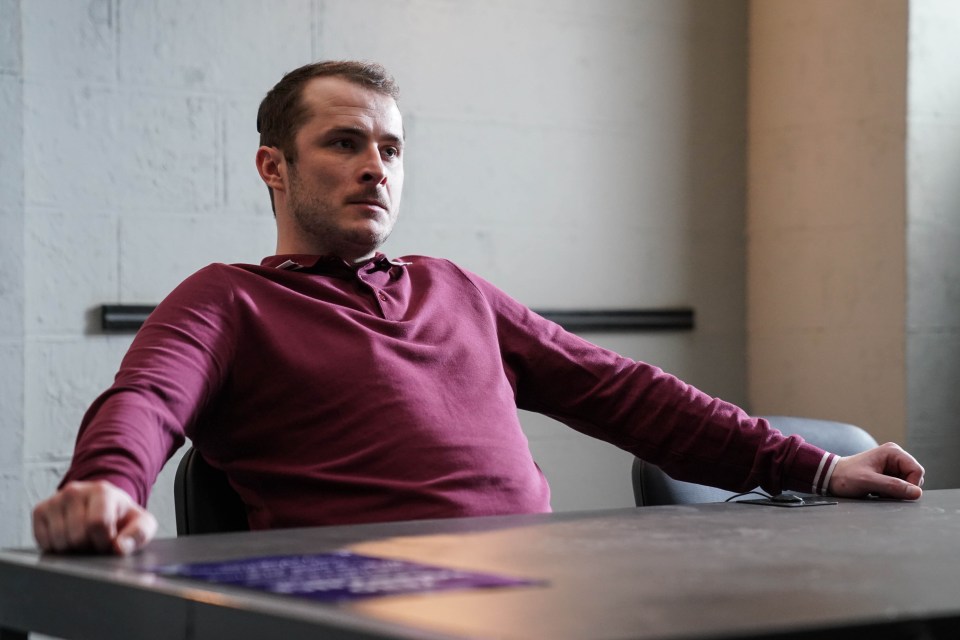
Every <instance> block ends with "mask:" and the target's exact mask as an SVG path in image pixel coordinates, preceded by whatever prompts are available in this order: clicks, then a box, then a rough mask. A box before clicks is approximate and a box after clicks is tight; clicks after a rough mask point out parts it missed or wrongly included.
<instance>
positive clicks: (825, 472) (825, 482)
mask: <svg viewBox="0 0 960 640" xmlns="http://www.w3.org/2000/svg"><path fill="white" fill-rule="evenodd" d="M838 462H840V456H838V455H836V454H833V453H824V454H823V458H821V459H820V466H819V467H817V473H816V474H815V475H814V476H813V493H815V494H817V495H821V496H825V495H827V492H828V490H829V488H830V479H831V478H832V477H833V470H834V469H836V468H837V463H838Z"/></svg>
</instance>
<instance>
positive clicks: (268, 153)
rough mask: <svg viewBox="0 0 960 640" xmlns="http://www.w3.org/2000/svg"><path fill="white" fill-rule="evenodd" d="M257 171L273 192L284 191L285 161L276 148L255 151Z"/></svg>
mask: <svg viewBox="0 0 960 640" xmlns="http://www.w3.org/2000/svg"><path fill="white" fill-rule="evenodd" d="M256 160H257V171H258V172H259V173H260V177H261V178H262V179H263V181H264V183H265V184H266V185H267V186H268V187H270V188H271V189H273V190H274V191H286V181H287V159H286V158H284V157H283V152H282V151H280V149H277V148H276V147H260V148H259V149H257V158H256Z"/></svg>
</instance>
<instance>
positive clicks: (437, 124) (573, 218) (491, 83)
mask: <svg viewBox="0 0 960 640" xmlns="http://www.w3.org/2000/svg"><path fill="white" fill-rule="evenodd" d="M10 1H11V0H0V3H9V2H10ZM745 5H746V3H745V2H744V1H743V0H729V1H724V2H715V1H712V2H698V1H696V0H682V1H681V0H655V1H647V2H633V1H627V0H603V1H599V2H589V3H588V2H578V1H575V0H555V1H548V0H531V1H528V2H523V3H516V2H512V1H507V0H496V1H493V2H483V3H467V2H455V1H453V0H399V1H397V0H393V1H387V0H356V1H354V0H326V1H324V0H283V1H272V2H268V1H267V0H243V1H242V2H236V1H228V0H148V1H143V2H136V3H127V2H120V1H119V0H99V1H93V2H84V3H77V2H75V1H73V0H37V1H34V0H31V2H27V3H24V10H23V11H24V20H23V23H24V60H23V66H24V68H25V69H26V72H25V80H26V83H25V85H24V88H23V102H24V107H23V111H22V114H23V131H24V138H25V146H24V150H23V157H24V160H23V166H24V167H25V177H24V180H23V183H24V184H25V185H26V187H25V188H26V192H25V193H26V211H27V220H26V232H25V237H26V242H27V247H26V254H27V258H26V268H27V272H28V274H27V275H26V276H24V281H25V282H26V285H27V289H28V293H29V299H28V304H27V307H26V311H25V313H26V318H27V319H28V331H29V333H28V349H27V355H26V366H25V374H24V375H25V377H22V378H21V380H22V381H24V380H25V384H26V398H27V400H26V414H27V415H26V420H25V421H26V424H27V431H26V446H27V454H26V457H25V462H24V473H25V476H24V477H25V480H24V482H25V484H26V500H27V501H28V502H29V503H30V504H32V503H33V502H34V501H36V500H38V499H40V498H42V497H43V496H45V495H46V494H48V493H49V492H50V491H51V490H52V489H53V487H54V486H55V485H56V483H57V481H58V479H59V477H60V476H61V474H62V472H63V469H64V467H65V465H66V464H67V458H68V455H69V450H70V446H71V443H72V440H73V437H74V436H75V433H76V426H77V424H78V422H79V416H80V415H81V414H82V412H83V410H84V409H85V408H86V406H87V405H88V404H89V402H90V401H92V399H93V398H94V397H95V395H96V394H97V393H98V392H99V391H100V390H101V388H102V387H103V386H105V385H106V384H108V383H109V380H110V379H111V378H112V376H113V373H114V371H115V368H116V364H117V361H118V359H119V357H120V354H121V352H122V350H123V348H124V346H125V343H126V341H127V340H129V338H128V337H104V336H98V335H90V333H89V320H90V313H91V310H92V309H93V308H94V307H95V306H96V305H98V304H100V303H105V302H114V301H124V302H131V303H133V302H155V301H157V300H159V299H160V298H161V297H162V296H163V295H164V294H165V293H166V292H168V291H169V290H170V289H171V288H172V287H173V286H175V285H176V283H178V282H179V281H180V280H181V279H182V278H183V277H185V276H186V275H188V274H189V273H191V272H192V271H194V270H196V269H197V268H199V267H201V266H203V265H204V264H207V263H209V262H212V261H243V262H256V261H259V259H260V258H261V257H262V256H263V255H266V254H269V253H271V252H272V251H273V245H274V234H273V230H272V228H273V219H272V215H271V213H270V209H269V202H268V199H267V194H266V189H265V188H264V187H263V185H262V184H261V183H260V182H259V180H258V178H257V176H256V171H255V169H254V164H253V153H254V150H255V148H256V144H257V134H256V131H255V129H254V123H255V114H256V107H257V105H258V103H259V100H260V98H261V97H262V95H263V93H264V92H265V91H266V90H267V89H269V87H270V86H272V84H273V83H274V82H275V81H276V80H277V79H279V77H280V75H281V74H282V73H283V72H285V71H288V70H290V69H292V68H294V67H296V66H299V65H300V64H302V63H304V62H307V61H309V60H311V59H314V58H329V57H357V58H363V59H374V60H377V61H380V62H382V63H384V64H385V65H387V67H388V68H390V69H391V71H393V72H394V74H395V75H396V76H397V79H398V80H399V81H400V84H401V87H402V90H403V93H402V96H401V109H402V111H403V112H404V114H405V118H406V119H405V123H406V127H407V132H408V137H409V146H408V155H407V174H408V178H407V188H406V192H405V196H404V206H403V212H402V214H401V220H402V222H401V224H400V227H399V228H398V231H397V233H396V235H395V237H394V238H393V239H391V241H390V243H389V244H388V250H389V251H390V252H391V253H393V254H397V253H426V254H434V255H442V256H446V257H451V258H454V259H456V260H457V261H459V262H461V263H462V264H464V266H466V267H467V268H470V269H474V270H476V271H477V272H479V273H480V274H481V275H483V276H485V277H487V278H489V279H491V280H492V281H494V282H495V283H496V284H498V285H499V286H501V287H502V288H504V289H505V290H507V291H509V292H511V293H512V294H514V295H516V296H517V297H519V298H520V299H521V300H523V301H524V302H527V303H528V304H531V305H534V306H557V307H591V306H631V305H644V306H648V305H650V306H654V305H673V304H690V305H693V306H695V307H697V311H698V314H699V315H698V319H699V320H700V321H701V322H702V325H701V329H700V330H698V331H697V332H696V333H693V334H663V335H641V336H616V335H599V336H596V339H597V340H598V341H601V342H603V343H604V344H610V345H611V346H614V347H616V348H617V349H619V350H621V351H623V352H624V353H625V355H630V356H634V357H642V358H646V359H649V360H651V361H654V362H657V363H660V364H662V365H664V366H665V368H667V369H670V370H673V371H676V372H677V373H679V374H681V375H684V376H686V377H687V378H688V379H690V380H691V381H692V382H695V383H699V384H701V385H702V386H704V387H705V388H706V389H707V390H709V391H711V392H712V393H716V394H720V395H724V396H725V397H728V398H730V399H733V400H735V401H739V400H742V399H743V336H742V332H743V320H742V318H743V311H742V307H743V259H742V253H743V238H742V217H743V149H744V147H743V145H744V123H743V118H744V115H743V102H744V96H743V93H744V77H745V69H744V62H745V44H744V42H745V39H744V38H745ZM54 45H55V46H54ZM2 60H3V58H2V57H0V64H2ZM0 121H2V118H0ZM0 126H2V125H0ZM0 264H2V263H0ZM524 421H525V428H526V429H527V431H528V433H529V435H530V439H531V444H532V447H533V449H534V453H535V456H536V457H537V459H538V461H540V463H541V465H542V466H543V467H544V469H545V470H546V471H547V473H548V475H549V477H550V479H551V482H552V484H553V488H554V496H555V500H554V506H555V507H556V508H559V509H570V508H588V507H601V506H622V505H628V504H632V501H633V499H632V494H631V492H630V486H629V469H630V456H629V455H627V454H625V453H623V452H620V451H617V450H615V449H612V448H611V447H608V446H605V445H600V444H597V443H593V442H588V441H585V438H584V437H583V436H580V435H579V434H576V433H574V432H572V431H570V430H569V429H567V428H566V427H563V426H561V425H558V424H556V423H553V422H550V421H548V420H545V419H542V418H539V417H530V416H525V417H524ZM171 474H172V467H169V466H168V469H167V470H165V471H164V475H163V476H162V477H161V479H160V480H159V482H158V485H157V487H158V488H157V491H156V492H155V494H154V497H153V498H152V499H151V505H150V506H151V509H153V510H155V512H157V513H158V515H159V516H160V521H161V534H163V535H172V534H173V532H174V527H173V520H172V506H171V503H170V485H171V483H172V480H171V477H172V476H171ZM22 513H24V514H25V513H26V511H25V510H24V511H22ZM24 517H25V515H24ZM16 527H17V531H19V532H21V535H23V536H26V534H27V532H28V526H27V524H26V521H25V520H21V521H20V522H19V523H18V524H17V525H16ZM25 540H26V538H24V541H25Z"/></svg>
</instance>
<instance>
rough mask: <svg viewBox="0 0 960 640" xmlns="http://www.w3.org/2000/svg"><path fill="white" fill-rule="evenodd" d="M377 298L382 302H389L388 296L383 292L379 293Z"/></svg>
mask: <svg viewBox="0 0 960 640" xmlns="http://www.w3.org/2000/svg"><path fill="white" fill-rule="evenodd" d="M377 297H378V298H380V300H381V301H382V302H386V301H387V294H385V293H384V292H383V291H381V292H379V293H378V294H377Z"/></svg>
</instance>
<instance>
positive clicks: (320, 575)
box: [153, 551, 543, 602]
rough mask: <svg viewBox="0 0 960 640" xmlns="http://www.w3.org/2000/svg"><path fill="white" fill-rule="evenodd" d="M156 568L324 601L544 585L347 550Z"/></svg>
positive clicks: (174, 573)
mask: <svg viewBox="0 0 960 640" xmlns="http://www.w3.org/2000/svg"><path fill="white" fill-rule="evenodd" d="M153 571H154V572H155V573H159V574H161V575H165V576H180V577H184V578H191V579H194V580H202V581H204V582H215V583H218V584H227V585H233V586H238V587H247V588H250V589H259V590H261V591H269V592H270V593H279V594H287V595H293V596H300V597H305V598H311V599H314V600H320V601H324V602H341V601H346V600H356V599H359V598H370V597H374V596H387V595H397V594H402V593H417V592H429V591H447V590H452V589H477V588H488V587H511V586H524V585H538V584H543V581H540V580H527V579H522V578H511V577H506V576H499V575H494V574H489V573H478V572H475V571H461V570H459V569H450V568H445V567H438V566H433V565H427V564H421V563H418V562H408V561H406V560H393V559H391V558H380V557H376V556H365V555H359V554H355V553H350V552H346V551H343V552H334V553H320V554H311V555H294V556H264V557H258V558H242V559H239V560H227V561H224V562H203V563H191V564H176V565H167V566H162V567H157V568H155V569H154V570H153Z"/></svg>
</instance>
